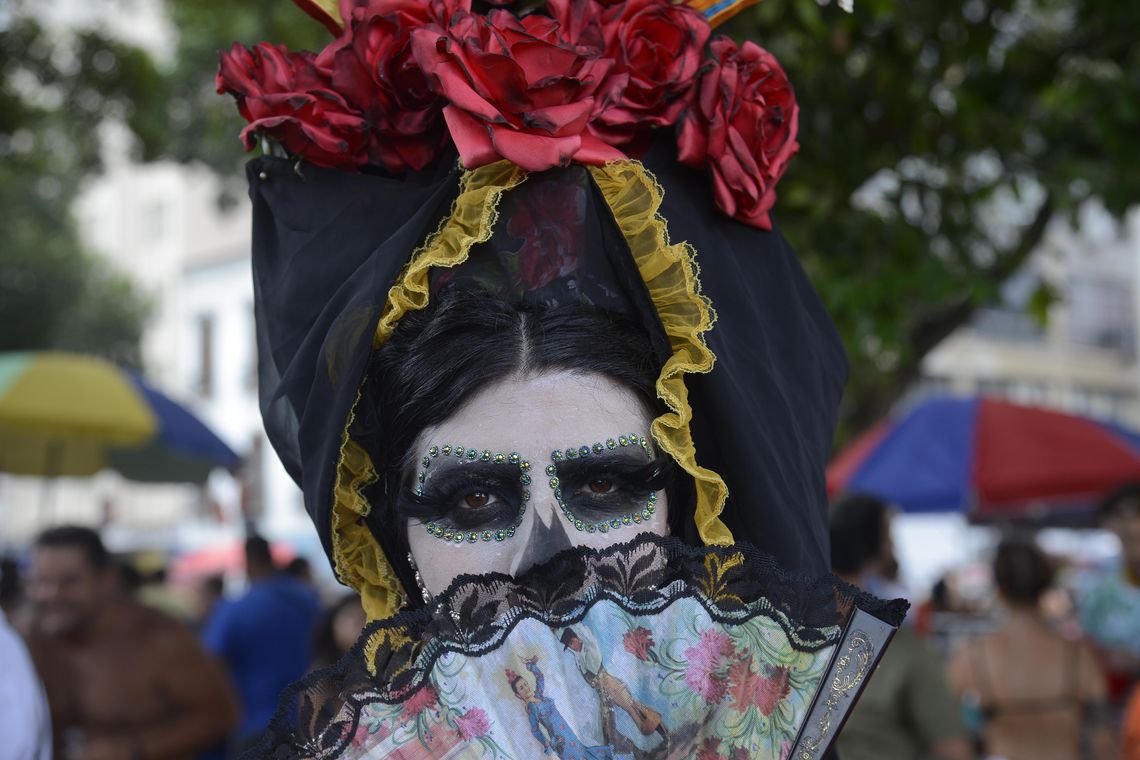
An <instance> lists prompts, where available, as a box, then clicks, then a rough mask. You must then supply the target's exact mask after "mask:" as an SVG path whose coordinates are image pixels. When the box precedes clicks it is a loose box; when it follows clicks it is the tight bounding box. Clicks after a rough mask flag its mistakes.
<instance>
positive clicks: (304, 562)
mask: <svg viewBox="0 0 1140 760" xmlns="http://www.w3.org/2000/svg"><path fill="white" fill-rule="evenodd" d="M311 573H312V566H310V565H309V560H308V559H306V558H305V557H294V558H293V559H291V560H289V564H287V565H285V574H286V575H291V576H293V577H294V578H300V579H302V580H304V579H306V578H308V576H309V575H310V574H311Z"/></svg>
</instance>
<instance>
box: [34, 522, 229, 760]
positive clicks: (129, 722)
mask: <svg viewBox="0 0 1140 760" xmlns="http://www.w3.org/2000/svg"><path fill="white" fill-rule="evenodd" d="M28 598H29V601H30V602H31V605H32V606H31V616H30V618H29V620H28V621H27V626H26V637H27V639H28V643H29V648H30V650H31V653H32V657H33V659H34V660H35V663H36V667H37V669H38V670H39V671H40V675H41V677H42V678H43V681H44V686H45V688H46V691H47V696H48V703H49V705H50V709H51V720H52V729H53V731H52V733H53V735H54V746H55V754H56V757H57V758H63V760H165V759H167V758H171V759H173V758H189V757H193V756H194V755H195V754H197V753H198V752H200V751H202V750H205V749H208V748H210V747H211V746H213V745H216V744H217V743H219V742H221V741H223V740H224V739H225V737H226V735H227V733H228V732H229V731H230V730H231V729H232V728H233V727H234V725H235V724H236V723H237V718H238V708H237V700H236V697H235V696H234V693H233V689H232V688H231V686H230V684H229V682H228V680H227V677H226V675H225V672H224V671H223V669H222V667H221V665H220V664H218V663H217V662H216V661H215V660H213V659H212V658H211V657H210V655H208V654H207V653H206V652H205V651H204V650H203V649H202V647H201V646H199V644H198V642H197V641H196V640H195V638H194V636H193V635H192V634H191V633H190V632H189V631H188V630H187V629H186V628H185V627H184V626H182V625H181V624H180V623H178V622H176V621H175V620H174V619H173V618H170V617H167V616H166V615H165V614H163V613H161V612H158V611H157V610H154V609H151V608H148V607H144V606H142V605H141V604H139V603H137V602H136V601H134V600H133V599H131V598H130V597H129V596H128V595H127V594H125V593H124V592H123V591H121V590H120V588H119V585H118V582H117V577H116V573H115V571H114V568H113V566H112V564H111V561H110V557H109V556H108V554H107V551H106V549H104V547H103V543H102V541H101V540H100V539H99V535H98V534H97V533H95V532H94V531H92V530H90V529H87V528H80V527H59V528H52V529H50V530H48V531H46V532H44V533H43V534H41V535H40V537H39V538H38V539H37V540H36V544H35V552H34V557H33V563H32V572H31V576H30V578H29V582H28Z"/></svg>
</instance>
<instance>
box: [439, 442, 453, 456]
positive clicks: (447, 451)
mask: <svg viewBox="0 0 1140 760" xmlns="http://www.w3.org/2000/svg"><path fill="white" fill-rule="evenodd" d="M440 451H442V452H443V455H444V456H445V457H449V456H451V444H450V443H445V444H444V445H443V448H442V449H440Z"/></svg>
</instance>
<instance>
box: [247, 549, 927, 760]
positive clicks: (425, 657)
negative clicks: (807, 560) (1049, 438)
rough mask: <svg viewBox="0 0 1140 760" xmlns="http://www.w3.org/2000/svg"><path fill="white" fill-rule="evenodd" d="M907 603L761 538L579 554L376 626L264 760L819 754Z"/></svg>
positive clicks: (312, 690)
mask: <svg viewBox="0 0 1140 760" xmlns="http://www.w3.org/2000/svg"><path fill="white" fill-rule="evenodd" d="M905 609H906V604H905V602H902V601H895V602H882V601H880V600H877V599H873V598H871V597H868V596H866V595H864V594H862V593H860V592H858V591H856V590H854V589H852V588H851V587H849V586H845V585H844V584H842V583H841V582H839V581H838V580H837V579H835V578H833V577H830V576H827V577H824V578H819V579H815V580H807V579H803V578H795V577H791V576H789V575H787V574H785V573H783V572H782V571H780V570H779V569H778V568H777V567H776V566H775V565H774V564H773V563H772V562H771V561H770V560H768V559H767V558H764V557H762V556H759V555H758V554H757V553H756V552H754V550H751V549H750V548H747V547H740V546H738V547H733V548H710V549H695V548H693V547H690V546H687V545H684V544H682V543H680V542H678V541H676V540H674V539H669V538H659V537H648V536H642V537H639V538H638V539H636V540H634V541H632V542H630V543H627V544H623V545H620V546H616V547H611V548H609V549H606V550H601V551H593V550H585V549H575V550H570V551H568V552H565V553H563V554H561V555H559V556H557V557H555V558H554V559H553V560H551V561H550V562H548V563H546V564H545V565H543V566H541V567H539V568H536V569H534V570H533V571H531V572H529V573H527V574H526V575H525V576H523V577H520V578H518V579H511V578H508V577H506V576H468V577H464V578H460V579H459V580H457V581H456V583H455V584H453V586H452V587H451V589H449V591H448V592H447V593H446V594H444V595H443V596H442V597H441V598H440V601H439V604H438V606H436V607H435V608H434V609H432V610H422V611H420V612H418V613H406V614H404V615H400V616H397V617H396V618H394V619H390V620H388V621H383V622H380V623H374V624H372V625H371V626H370V627H369V628H367V629H366V630H365V632H364V634H363V636H362V637H361V639H360V643H359V644H358V645H357V647H356V649H355V650H354V651H353V652H351V653H350V654H349V655H347V656H346V657H345V659H343V660H342V661H341V662H340V663H339V664H337V665H336V666H334V667H333V668H331V669H329V670H326V671H323V672H320V673H318V674H315V675H314V676H313V677H312V678H310V679H309V681H307V682H306V683H304V684H301V685H300V686H298V687H297V688H296V690H295V691H294V693H292V694H290V695H287V700H292V699H295V698H298V697H299V699H300V706H301V713H300V715H301V721H300V726H299V727H291V726H288V725H286V723H287V722H284V721H283V722H280V723H279V724H278V725H276V726H275V728H274V731H273V736H272V737H271V738H268V739H267V740H266V742H265V743H264V744H263V745H262V746H261V747H259V748H258V756H272V757H282V758H283V757H293V756H297V757H313V758H329V757H342V758H343V757H359V758H376V759H377V760H379V759H380V758H391V759H395V758H399V759H401V760H408V759H410V758H427V757H435V758H444V757H446V758H531V757H540V756H544V755H546V756H553V757H559V758H563V759H581V758H590V759H598V760H603V759H606V758H614V759H615V760H624V759H627V758H628V759H629V760H641V759H643V758H659V759H661V760H673V759H678V760H679V759H680V758H693V757H696V758H699V759H700V760H715V759H717V758H721V759H724V758H772V760H785V759H786V758H796V760H809V759H810V758H818V757H821V756H822V755H823V753H824V752H825V751H826V750H827V748H828V747H829V746H830V744H831V742H832V740H833V739H834V738H835V735H836V734H837V733H838V729H839V727H840V726H841V725H842V722H843V719H844V717H845V715H846V711H847V710H848V709H849V707H850V706H851V705H853V704H854V700H855V698H856V696H857V695H858V692H859V691H860V689H861V688H862V686H863V684H864V683H865V682H866V679H867V678H868V677H869V675H870V673H871V671H872V669H873V667H874V665H875V663H876V661H877V659H878V656H879V654H880V653H881V651H882V649H883V647H885V646H886V643H887V641H888V640H889V638H890V636H891V634H892V633H893V631H894V629H895V627H897V625H898V624H899V622H900V620H901V618H902V616H903V614H904V613H905Z"/></svg>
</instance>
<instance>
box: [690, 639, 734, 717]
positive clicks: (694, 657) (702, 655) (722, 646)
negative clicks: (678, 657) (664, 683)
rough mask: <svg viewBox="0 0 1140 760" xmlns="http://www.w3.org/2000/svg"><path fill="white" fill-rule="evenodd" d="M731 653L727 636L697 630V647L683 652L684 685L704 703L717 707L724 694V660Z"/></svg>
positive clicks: (726, 683)
mask: <svg viewBox="0 0 1140 760" xmlns="http://www.w3.org/2000/svg"><path fill="white" fill-rule="evenodd" d="M735 651H736V647H735V645H734V644H733V643H732V639H731V638H730V637H729V636H728V634H726V633H724V632H723V631H718V630H713V629H711V628H710V629H706V630H704V631H701V640H700V641H699V642H698V643H697V645H696V646H694V647H689V648H688V649H686V650H685V659H686V660H688V662H689V667H688V669H687V670H686V671H685V683H686V685H688V687H689V688H690V689H692V690H693V691H695V692H696V693H697V694H700V695H701V696H702V697H704V700H705V702H706V703H707V704H710V705H715V704H717V703H718V702H720V701H721V700H722V699H724V696H725V694H727V693H728V673H727V670H728V662H727V660H728V658H729V657H731V656H732V655H733V653H734V652H735Z"/></svg>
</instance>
